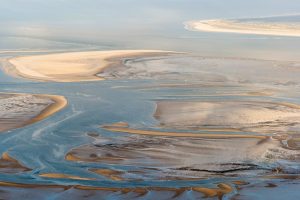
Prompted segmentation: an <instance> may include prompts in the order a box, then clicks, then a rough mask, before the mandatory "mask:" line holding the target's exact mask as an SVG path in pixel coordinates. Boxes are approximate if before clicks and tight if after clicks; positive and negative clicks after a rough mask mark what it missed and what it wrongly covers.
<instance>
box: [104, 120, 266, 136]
mask: <svg viewBox="0 0 300 200" xmlns="http://www.w3.org/2000/svg"><path fill="white" fill-rule="evenodd" d="M102 128H104V129H105V130H109V131H113V132H123V133H132V134H140V135H152V136H173V137H195V138H207V139H226V138H256V139H262V140H264V139H267V138H268V136H265V135H245V134H217V133H203V132H201V133H190V132H168V131H155V130H141V129H133V128H128V127H120V126H114V125H113V124H112V125H104V126H102Z"/></svg>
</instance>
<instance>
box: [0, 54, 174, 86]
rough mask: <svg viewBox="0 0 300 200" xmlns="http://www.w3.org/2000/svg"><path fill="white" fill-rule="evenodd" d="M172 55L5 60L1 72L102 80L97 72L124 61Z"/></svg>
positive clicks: (50, 56)
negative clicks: (126, 59)
mask: <svg viewBox="0 0 300 200" xmlns="http://www.w3.org/2000/svg"><path fill="white" fill-rule="evenodd" d="M171 53H175V52H172V51H160V50H119V51H118V50H117V51H89V52H69V53H56V54H46V55H35V56H24V57H16V58H12V59H8V60H7V62H6V63H5V64H4V71H5V72H6V73H8V74H10V75H12V76H17V77H23V78H28V79H33V80H37V81H54V82H79V81H99V80H104V78H103V77H100V76H99V73H102V72H104V70H106V69H108V68H111V67H119V66H122V65H123V59H125V58H136V57H145V56H147V57H149V56H162V55H169V54H171Z"/></svg>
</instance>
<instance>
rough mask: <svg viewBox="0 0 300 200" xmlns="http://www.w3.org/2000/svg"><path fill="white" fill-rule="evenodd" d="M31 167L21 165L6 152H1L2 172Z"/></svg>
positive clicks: (26, 169)
mask: <svg viewBox="0 0 300 200" xmlns="http://www.w3.org/2000/svg"><path fill="white" fill-rule="evenodd" d="M30 170H31V169H29V168H27V167H25V166H24V165H22V164H21V163H20V162H19V161H18V160H16V159H14V158H12V157H11V156H10V155H9V154H8V153H7V152H4V153H3V154H2V157H1V159H0V172H3V173H18V172H25V171H30Z"/></svg>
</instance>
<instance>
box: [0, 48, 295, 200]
mask: <svg viewBox="0 0 300 200" xmlns="http://www.w3.org/2000/svg"><path fill="white" fill-rule="evenodd" d="M54 55H55V54H54ZM29 58H30V57H29ZM9 60H11V59H9ZM9 60H8V59H6V60H4V62H6V61H7V62H8V61H9ZM93 66H94V65H92V67H93ZM182 66H184V68H182ZM249 66H251V67H249ZM295 66H297V63H296V62H293V63H291V62H283V61H269V60H257V59H239V58H217V57H200V56H196V55H192V54H189V53H177V54H176V53H167V54H156V55H153V54H152V55H143V54H141V55H139V56H137V55H136V54H135V56H134V57H131V56H130V55H128V57H126V56H125V57H124V58H123V59H122V61H121V63H120V65H114V66H112V67H111V68H109V67H108V68H106V70H105V71H104V72H100V73H99V74H100V75H101V76H102V77H105V79H106V80H105V81H92V82H90V81H89V82H84V83H81V82H74V83H63V82H62V83H60V82H57V83H55V82H49V83H47V82H37V83H34V84H32V83H30V82H29V83H28V84H26V83H25V84H24V86H23V87H22V88H21V90H25V91H27V92H30V91H31V92H36V91H39V92H43V93H51V94H53V93H55V94H59V95H61V94H63V95H64V96H65V97H64V98H67V99H68V105H67V107H66V108H65V109H64V110H63V111H60V112H58V114H56V115H54V117H50V118H46V120H42V121H38V120H35V122H36V123H35V124H34V125H33V126H29V127H25V128H23V129H21V130H18V129H17V130H14V131H12V133H9V134H13V135H15V136H14V137H12V138H11V137H9V134H4V135H6V139H5V140H6V141H8V143H7V149H6V150H5V153H4V154H3V157H2V160H1V162H0V164H1V165H2V167H1V171H2V172H1V173H2V174H5V176H4V178H3V180H2V181H3V183H2V184H1V187H2V188H4V190H5V191H6V195H7V196H12V197H20V196H19V195H22V194H21V193H20V194H19V193H14V192H11V191H15V189H14V188H22V191H23V192H25V193H26V194H32V195H33V193H35V195H37V196H33V197H34V198H37V197H38V196H39V195H38V194H40V193H48V194H49V195H54V194H55V193H57V192H58V191H65V192H59V193H61V196H60V198H62V199H63V198H65V195H66V196H70V195H71V196H72V195H74V198H75V196H77V197H78V198H79V197H82V196H81V195H89V196H91V198H96V196H97V195H101V196H103V195H104V196H107V195H108V196H111V197H112V198H122V199H130V198H133V197H135V198H152V197H159V198H165V199H168V198H174V199H181V198H187V197H188V196H191V198H202V197H210V198H219V199H222V198H227V197H234V198H238V197H239V196H236V195H239V193H240V190H241V195H245V194H244V191H243V190H245V192H246V196H247V194H248V192H247V191H249V189H248V188H249V187H250V188H251V187H259V185H260V184H265V183H268V184H269V185H272V186H273V185H277V184H278V183H277V182H278V180H284V181H287V182H289V181H288V180H289V178H287V177H289V176H291V175H294V174H297V172H298V168H297V166H298V165H297V162H298V161H299V159H300V154H299V152H298V149H299V142H298V140H299V139H298V138H299V136H298V134H297V133H298V130H299V128H300V126H299V118H300V104H299V102H298V101H297V96H298V91H297V87H298V84H299V80H298V78H297V77H296V76H295V70H298V69H297V67H295ZM253 69H255V70H253ZM275 69H276V70H275ZM231 71H234V72H235V73H232V72H231ZM265 72H269V73H272V76H268V77H266V76H264V73H265ZM279 77H280V78H281V79H279ZM187 80H188V81H187ZM286 80H289V82H286ZM44 81H45V80H44ZM7 87H8V88H14V85H7ZM51 88H53V89H51ZM78 88H80V90H78ZM74 91H77V92H74ZM291 91H293V92H291ZM7 97H9V96H3V98H2V99H3V100H5V98H7ZM287 97H289V98H287ZM2 102H4V101H2ZM86 102H87V103H86ZM32 103H34V102H33V101H32V100H31V104H30V105H34V104H32ZM3 105H4V103H3ZM39 105H40V106H42V105H43V104H42V103H40V104H39ZM34 110H35V111H37V110H36V109H34ZM43 124H44V125H43ZM40 126H41V128H38V127H40ZM18 132H21V133H22V134H21V135H23V137H24V138H30V140H31V141H34V145H30V146H26V145H24V144H20V145H16V146H14V148H12V147H11V146H10V145H9V144H10V143H15V142H16V140H14V138H15V139H17V140H18V138H19V137H18ZM3 149H4V148H3ZM37 149H39V151H38V152H36V150H37ZM46 155H47V156H46ZM45 156H46V157H45ZM36 158H38V159H36ZM54 162H55V164H54ZM12 174H13V175H14V177H16V179H14V180H13V181H12V179H11V178H10V176H11V175H12ZM26 177H27V178H26ZM272 177H275V178H272ZM295 180H297V178H296V179H295ZM295 180H294V179H293V181H295ZM247 185H252V186H247ZM280 186H282V184H280ZM5 188H6V189H5ZM270 188H274V187H264V190H262V192H263V191H265V190H271V189H270ZM33 191H35V192H33ZM38 191H40V193H39V192H38ZM92 191H93V192H92ZM96 194H97V195H96ZM40 195H41V194H40ZM95 195H96V196H95ZM249 195H250V194H249ZM235 196H236V197H235Z"/></svg>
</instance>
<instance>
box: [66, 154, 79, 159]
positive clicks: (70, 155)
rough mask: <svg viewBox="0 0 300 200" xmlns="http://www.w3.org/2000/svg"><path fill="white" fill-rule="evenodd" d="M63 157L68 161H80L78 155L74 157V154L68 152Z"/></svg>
mask: <svg viewBox="0 0 300 200" xmlns="http://www.w3.org/2000/svg"><path fill="white" fill-rule="evenodd" d="M65 159H66V160H68V161H81V159H80V158H78V157H76V156H74V155H72V154H70V153H68V154H67V155H66V157H65Z"/></svg>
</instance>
